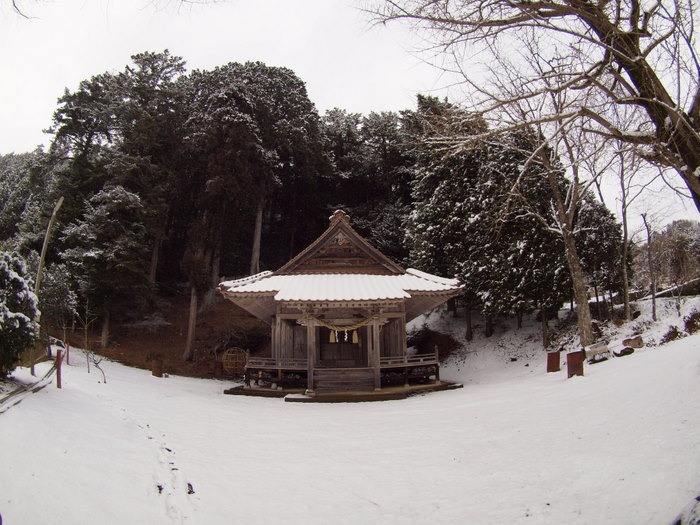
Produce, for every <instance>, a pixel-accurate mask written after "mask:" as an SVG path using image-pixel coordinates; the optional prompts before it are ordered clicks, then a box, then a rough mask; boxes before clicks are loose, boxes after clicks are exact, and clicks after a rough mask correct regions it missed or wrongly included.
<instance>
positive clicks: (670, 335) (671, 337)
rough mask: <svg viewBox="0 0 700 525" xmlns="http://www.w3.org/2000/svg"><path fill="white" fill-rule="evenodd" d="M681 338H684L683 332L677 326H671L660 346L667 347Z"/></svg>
mask: <svg viewBox="0 0 700 525" xmlns="http://www.w3.org/2000/svg"><path fill="white" fill-rule="evenodd" d="M681 337H683V332H681V331H680V330H679V329H678V327H677V326H669V327H668V331H667V332H666V333H665V334H664V335H663V337H662V338H661V340H660V341H659V344H662V345H665V344H666V343H670V342H671V341H675V340H676V339H680V338H681Z"/></svg>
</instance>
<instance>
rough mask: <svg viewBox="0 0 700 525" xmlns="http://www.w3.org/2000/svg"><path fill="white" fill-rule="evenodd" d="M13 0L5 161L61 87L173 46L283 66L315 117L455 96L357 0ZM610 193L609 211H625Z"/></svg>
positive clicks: (31, 143) (1, 70)
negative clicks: (17, 8) (299, 84)
mask: <svg viewBox="0 0 700 525" xmlns="http://www.w3.org/2000/svg"><path fill="white" fill-rule="evenodd" d="M198 1H199V0H198ZM202 1H204V0H202ZM18 3H19V5H21V6H23V8H24V11H25V13H26V14H28V15H30V17H31V18H29V19H25V18H22V17H20V16H19V15H17V14H16V13H15V12H14V11H13V10H12V8H11V6H10V2H9V0H0V154H7V153H11V152H15V153H20V152H24V151H31V150H33V149H34V148H35V147H36V146H37V145H40V144H43V145H45V146H47V145H48V144H49V142H50V138H51V137H50V136H48V135H45V134H43V133H42V130H43V129H46V128H47V127H49V126H50V124H51V117H52V115H53V112H54V111H55V110H56V108H57V104H56V102H57V99H58V97H60V96H61V95H62V94H63V91H64V89H65V88H68V89H70V90H71V91H73V90H75V89H76V88H77V87H78V84H79V83H80V81H81V80H86V79H89V78H90V77H92V76H93V75H96V74H99V73H103V72H105V71H110V72H118V71H121V70H123V69H124V67H125V66H126V65H127V64H129V63H130V56H131V55H133V54H136V53H140V52H143V51H162V50H163V49H166V48H167V49H169V50H170V52H171V53H172V54H173V55H177V56H181V57H183V58H184V59H185V60H186V61H187V68H188V70H189V71H191V70H193V69H212V68H214V67H216V66H219V65H223V64H226V63H228V62H245V61H248V60H259V61H262V62H265V63H266V64H268V65H271V66H284V67H288V68H290V69H292V70H293V71H294V72H295V73H296V74H297V75H298V76H299V78H301V79H302V80H303V81H304V82H306V85H307V89H308V93H309V97H310V98H311V100H312V101H313V102H314V103H315V104H316V107H317V108H318V110H319V112H320V113H323V112H325V110H327V109H331V108H333V107H340V108H343V109H346V110H348V111H353V112H360V113H364V114H367V113H369V112H370V111H387V110H393V111H398V110H402V109H407V108H414V107H415V96H416V94H417V93H425V94H432V95H437V96H441V97H442V96H445V95H448V94H449V95H450V98H451V99H453V100H454V99H459V92H458V91H456V90H454V89H453V90H452V91H451V92H450V90H448V89H447V86H449V84H450V81H449V79H448V78H446V77H445V76H444V75H443V74H441V73H440V71H439V70H438V69H436V68H433V67H431V66H430V65H428V64H426V63H424V62H423V61H422V60H421V59H420V58H419V56H418V54H417V53H416V52H415V51H416V49H418V48H420V47H421V43H420V42H419V40H418V38H417V37H416V36H415V35H412V34H410V32H409V30H408V29H407V28H406V27H405V26H401V25H396V24H394V25H389V26H380V27H372V26H371V22H370V18H369V16H368V15H366V14H365V13H362V12H361V11H360V10H359V5H360V3H361V0H225V1H222V0H219V1H216V0H212V1H209V2H204V4H203V5H189V4H188V3H187V2H186V1H182V2H181V1H180V0H18ZM613 185H614V183H613ZM611 191H612V193H611V194H612V195H613V196H612V197H611V198H609V199H606V201H607V204H608V206H610V207H613V208H614V207H619V206H616V203H615V199H614V194H616V193H617V192H616V190H615V189H614V188H613V189H612V190H611ZM639 208H640V211H649V209H651V211H652V212H657V215H658V216H660V218H659V222H660V223H667V222H670V221H672V220H674V219H678V218H692V219H697V211H696V210H695V206H694V205H693V203H692V201H689V200H688V199H679V198H678V197H675V196H673V195H672V194H671V191H670V190H663V191H661V193H660V194H652V195H649V197H648V198H647V199H646V202H645V203H644V204H642V205H641V206H640V207H639ZM618 212H619V210H618ZM633 213H634V215H635V216H637V218H638V213H639V211H637V210H635V211H634V212H633ZM637 222H638V221H637ZM637 227H638V225H637Z"/></svg>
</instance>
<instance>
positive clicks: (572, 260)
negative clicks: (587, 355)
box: [562, 228, 595, 346]
mask: <svg viewBox="0 0 700 525" xmlns="http://www.w3.org/2000/svg"><path fill="white" fill-rule="evenodd" d="M562 232H563V235H562V236H563V238H564V248H565V252H566V262H567V263H568V265H569V272H570V273H571V286H572V288H573V292H574V299H575V300H576V319H577V322H578V331H579V340H580V341H581V346H588V345H591V344H593V343H594V342H595V336H594V335H593V323H592V318H591V309H590V307H589V305H588V292H587V290H586V288H587V286H586V279H585V277H584V274H583V269H582V268H581V263H580V261H579V258H578V252H577V251H576V243H575V240H574V236H573V234H572V233H571V231H569V229H568V228H562Z"/></svg>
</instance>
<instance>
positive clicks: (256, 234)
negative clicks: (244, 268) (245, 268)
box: [250, 198, 265, 275]
mask: <svg viewBox="0 0 700 525" xmlns="http://www.w3.org/2000/svg"><path fill="white" fill-rule="evenodd" d="M264 211H265V199H262V198H261V199H260V201H258V210H257V211H256V213H255V230H254V231H253V251H252V253H251V254H250V275H255V274H256V273H260V243H261V241H262V223H263V212H264Z"/></svg>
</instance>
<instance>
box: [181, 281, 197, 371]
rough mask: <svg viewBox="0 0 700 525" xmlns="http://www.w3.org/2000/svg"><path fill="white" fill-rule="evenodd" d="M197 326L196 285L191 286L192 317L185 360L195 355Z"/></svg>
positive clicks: (183, 355)
mask: <svg viewBox="0 0 700 525" xmlns="http://www.w3.org/2000/svg"><path fill="white" fill-rule="evenodd" d="M196 327H197V289H196V288H195V286H194V285H191V287H190V317H189V321H188V323H187V341H186V342H185V352H184V353H183V354H182V359H183V360H184V361H191V360H192V357H193V356H194V348H193V346H194V334H195V328H196Z"/></svg>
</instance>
